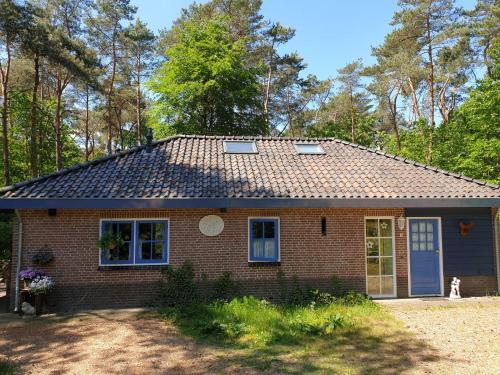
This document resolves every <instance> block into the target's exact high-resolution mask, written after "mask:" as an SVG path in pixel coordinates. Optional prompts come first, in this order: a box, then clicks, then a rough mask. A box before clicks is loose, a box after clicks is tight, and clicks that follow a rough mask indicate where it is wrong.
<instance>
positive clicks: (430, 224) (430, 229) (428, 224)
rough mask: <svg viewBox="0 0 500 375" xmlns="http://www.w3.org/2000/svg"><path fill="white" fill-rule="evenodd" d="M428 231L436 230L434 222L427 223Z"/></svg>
mask: <svg viewBox="0 0 500 375" xmlns="http://www.w3.org/2000/svg"><path fill="white" fill-rule="evenodd" d="M427 232H429V233H432V232H434V226H433V225H432V223H427Z"/></svg>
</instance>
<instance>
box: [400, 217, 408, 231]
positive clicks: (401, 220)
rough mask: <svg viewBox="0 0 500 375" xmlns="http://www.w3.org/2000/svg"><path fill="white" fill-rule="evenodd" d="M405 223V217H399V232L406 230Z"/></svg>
mask: <svg viewBox="0 0 500 375" xmlns="http://www.w3.org/2000/svg"><path fill="white" fill-rule="evenodd" d="M405 223H406V219H405V218H404V217H403V215H401V216H400V217H398V228H399V230H403V229H405Z"/></svg>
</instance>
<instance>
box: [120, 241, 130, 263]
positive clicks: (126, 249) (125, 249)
mask: <svg viewBox="0 0 500 375" xmlns="http://www.w3.org/2000/svg"><path fill="white" fill-rule="evenodd" d="M129 259H130V242H125V244H124V245H123V246H120V248H119V249H118V260H129Z"/></svg>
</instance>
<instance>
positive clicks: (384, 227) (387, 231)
mask: <svg viewBox="0 0 500 375" xmlns="http://www.w3.org/2000/svg"><path fill="white" fill-rule="evenodd" d="M391 223H392V220H389V219H380V237H391V236H392V226H391Z"/></svg>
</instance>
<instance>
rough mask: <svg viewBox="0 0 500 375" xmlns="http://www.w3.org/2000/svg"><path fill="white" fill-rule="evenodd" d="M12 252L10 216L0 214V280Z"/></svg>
mask: <svg viewBox="0 0 500 375" xmlns="http://www.w3.org/2000/svg"><path fill="white" fill-rule="evenodd" d="M11 252H12V215H10V214H0V279H1V278H3V277H5V275H4V274H3V272H4V268H5V266H6V265H7V263H8V262H9V261H10V258H11Z"/></svg>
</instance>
